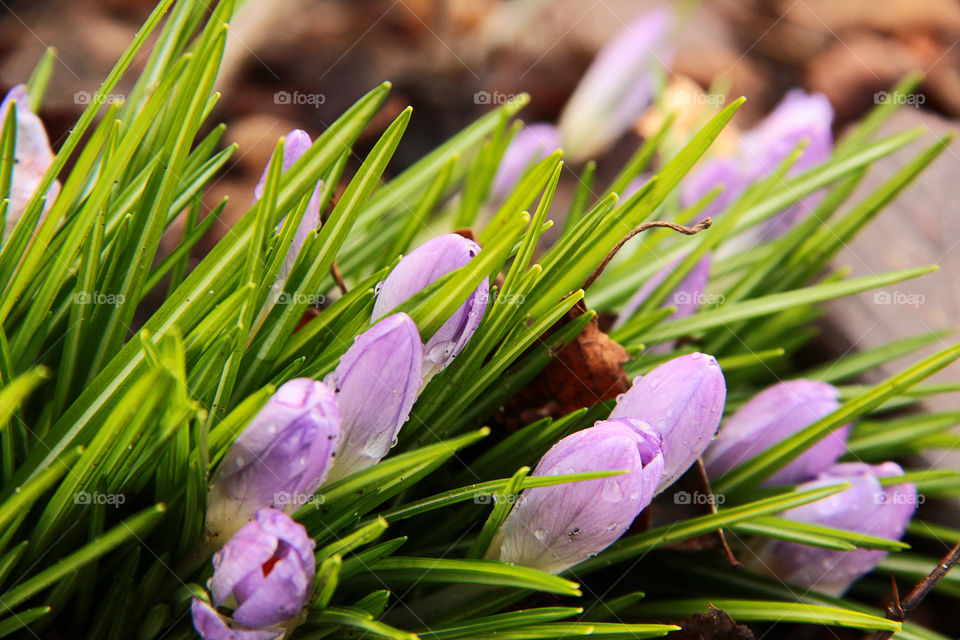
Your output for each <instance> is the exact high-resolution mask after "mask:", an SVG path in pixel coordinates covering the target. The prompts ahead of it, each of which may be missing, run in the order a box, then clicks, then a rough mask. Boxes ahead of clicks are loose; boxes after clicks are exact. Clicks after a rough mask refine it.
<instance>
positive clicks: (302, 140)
mask: <svg viewBox="0 0 960 640" xmlns="http://www.w3.org/2000/svg"><path fill="white" fill-rule="evenodd" d="M310 144H311V141H310V135H309V134H307V132H306V131H303V130H302V129H294V130H293V131H291V132H290V133H288V134H287V135H286V136H285V141H284V145H283V169H282V170H283V171H287V170H288V169H289V168H290V167H291V166H293V163H294V162H296V161H297V160H299V159H300V156H302V155H303V154H304V153H306V151H307V149H309V148H310ZM269 173H270V164H269V163H267V166H266V168H265V169H264V170H263V175H261V176H260V181H259V182H258V183H257V186H256V187H255V188H254V190H253V194H254V199H253V201H254V202H256V201H257V200H259V199H260V198H262V197H263V190H264V188H266V186H267V175H268V174H269ZM322 186H323V183H322V182H318V183H317V186H316V187H315V188H314V190H313V195H312V196H311V197H310V202H308V203H307V209H306V211H304V213H303V218H301V220H300V226H298V227H297V231H296V233H295V234H294V236H293V242H291V243H290V249H289V251H287V256H286V258H285V259H284V261H283V266H281V267H280V272H279V273H278V274H277V282H278V283H280V284H281V285H282V283H283V282H284V281H286V279H287V276H289V275H290V270H291V269H293V263H294V262H295V261H296V259H297V254H298V253H300V249H301V248H302V247H303V243H304V242H305V241H306V239H307V235H308V234H309V233H310V232H311V231H313V230H314V229H316V228H317V227H319V226H320V188H321V187H322ZM282 226H283V221H281V222H280V224H279V225H278V227H277V229H278V230H279V229H280V228H281V227H282Z"/></svg>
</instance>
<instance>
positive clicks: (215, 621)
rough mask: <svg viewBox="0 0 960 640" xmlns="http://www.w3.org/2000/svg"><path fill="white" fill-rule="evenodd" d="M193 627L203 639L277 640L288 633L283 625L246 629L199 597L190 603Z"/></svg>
mask: <svg viewBox="0 0 960 640" xmlns="http://www.w3.org/2000/svg"><path fill="white" fill-rule="evenodd" d="M190 615H191V617H192V618H193V628H194V629H196V630H197V633H198V634H200V637H201V638H203V640H276V639H277V638H279V637H281V636H282V635H283V634H284V633H286V629H284V628H283V627H273V628H267V629H246V628H244V627H242V626H240V625H238V624H236V623H235V622H233V621H232V620H230V619H229V618H227V617H226V616H224V615H221V614H220V613H219V612H218V611H217V610H216V609H214V608H213V607H211V606H210V605H209V604H207V603H206V602H204V601H203V600H201V599H199V598H194V599H193V602H192V603H191V605H190Z"/></svg>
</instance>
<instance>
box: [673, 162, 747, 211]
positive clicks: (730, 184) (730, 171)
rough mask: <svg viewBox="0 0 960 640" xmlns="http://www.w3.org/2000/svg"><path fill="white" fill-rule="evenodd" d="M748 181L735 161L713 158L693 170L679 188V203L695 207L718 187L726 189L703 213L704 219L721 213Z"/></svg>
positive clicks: (744, 187) (741, 191) (739, 193)
mask: <svg viewBox="0 0 960 640" xmlns="http://www.w3.org/2000/svg"><path fill="white" fill-rule="evenodd" d="M747 185H748V182H747V180H746V179H745V178H744V176H743V173H742V169H741V168H740V164H739V163H738V162H737V161H736V160H735V159H734V158H710V159H708V160H704V161H703V162H702V163H701V164H699V165H697V167H696V168H695V169H694V170H693V171H691V172H690V173H689V174H688V175H687V177H686V178H684V180H683V183H682V184H681V185H680V203H681V204H682V205H683V206H684V207H692V206H693V205H694V204H696V203H697V202H698V201H699V200H700V199H701V198H703V197H704V196H706V195H707V194H708V193H710V191H712V190H713V189H715V188H716V187H718V186H721V187H723V190H722V191H721V192H720V193H719V194H718V195H717V196H716V197H715V198H714V199H713V201H711V202H710V204H709V205H707V207H706V208H705V209H703V211H702V212H701V215H702V216H703V217H712V216H716V215H717V214H718V213H722V212H723V211H724V210H726V208H727V207H729V206H730V205H731V204H733V202H734V201H735V200H736V199H737V198H739V197H740V195H741V194H742V193H743V191H744V189H746V188H747Z"/></svg>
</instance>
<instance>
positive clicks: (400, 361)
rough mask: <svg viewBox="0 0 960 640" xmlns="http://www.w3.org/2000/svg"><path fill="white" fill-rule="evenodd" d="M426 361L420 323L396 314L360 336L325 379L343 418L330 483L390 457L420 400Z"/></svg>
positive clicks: (406, 316)
mask: <svg viewBox="0 0 960 640" xmlns="http://www.w3.org/2000/svg"><path fill="white" fill-rule="evenodd" d="M422 361H423V347H422V345H421V344H420V334H419V332H418V331H417V325H416V324H415V323H414V322H413V320H412V319H410V316H408V315H407V314H405V313H395V314H394V315H392V316H389V317H388V318H385V319H383V320H381V321H380V322H378V323H377V324H375V325H374V326H373V327H372V328H370V329H368V330H367V331H365V332H364V333H362V334H360V335H359V336H357V338H356V340H355V341H354V343H353V346H351V347H350V349H348V350H347V352H346V353H345V354H344V355H343V357H342V358H341V359H340V364H339V366H337V369H336V370H335V371H334V372H333V373H332V374H330V375H329V376H328V377H327V379H326V382H327V384H329V385H331V386H334V387H335V388H336V389H337V406H339V408H340V414H341V416H342V419H343V422H342V425H343V443H342V444H341V446H340V452H339V453H338V455H337V459H336V463H335V464H334V467H333V470H332V471H331V474H330V480H331V481H332V480H338V479H340V478H343V477H345V476H347V475H350V474H351V473H354V472H356V471H359V470H361V469H365V468H367V467H369V466H371V465H374V464H376V463H377V462H379V461H380V460H381V459H382V458H383V457H384V456H386V455H387V453H388V452H389V451H390V447H391V446H393V442H394V441H395V440H396V438H397V434H399V433H400V428H401V427H402V426H403V424H404V423H405V422H406V421H407V418H409V417H410V409H411V408H412V407H413V403H414V402H416V400H417V394H418V393H419V391H420V371H421V367H422Z"/></svg>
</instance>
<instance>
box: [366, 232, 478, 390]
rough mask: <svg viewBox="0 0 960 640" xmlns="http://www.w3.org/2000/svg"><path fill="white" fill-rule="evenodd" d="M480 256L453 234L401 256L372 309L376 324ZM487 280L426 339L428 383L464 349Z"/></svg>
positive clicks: (425, 376) (475, 322) (474, 326)
mask: <svg viewBox="0 0 960 640" xmlns="http://www.w3.org/2000/svg"><path fill="white" fill-rule="evenodd" d="M478 253H480V245H478V244H477V243H476V242H473V241H472V240H467V239H466V238H464V237H463V236H460V235H457V234H456V233H448V234H445V235H442V236H437V237H436V238H433V239H431V240H428V241H426V242H424V243H423V244H422V245H420V246H419V247H417V248H416V249H414V250H413V251H411V252H410V254H409V255H407V256H404V258H403V259H402V260H401V261H400V264H398V265H397V266H396V268H395V269H394V270H393V271H391V272H390V275H389V276H387V279H386V280H384V281H383V284H382V286H381V287H380V291H379V293H378V294H377V301H376V303H375V304H374V306H373V317H372V320H373V321H376V320H379V319H380V318H382V317H383V316H384V315H385V314H387V313H389V312H390V311H391V310H392V309H394V308H395V307H396V306H397V305H399V304H401V303H403V302H405V301H406V300H407V299H408V298H410V297H411V296H413V295H414V294H416V293H417V292H419V291H420V290H421V289H423V288H424V287H426V286H427V285H429V284H430V283H432V282H434V281H435V280H438V279H439V278H441V277H442V276H445V275H446V274H448V273H450V272H451V271H454V270H456V269H459V268H460V267H462V266H464V265H465V264H467V263H468V262H470V260H472V259H473V257H474V256H476V255H477V254H478ZM487 297H488V285H487V280H484V281H483V282H481V283H480V286H478V287H477V288H476V289H475V290H474V292H473V293H472V294H470V297H469V298H467V301H466V302H464V303H463V304H462V305H461V306H460V308H459V309H457V310H456V311H454V312H453V315H452V316H450V318H448V319H447V321H446V322H445V323H444V324H443V326H441V327H440V329H439V330H437V332H436V333H435V334H433V336H432V337H431V338H430V339H429V340H427V343H426V344H425V345H424V348H423V372H422V375H423V380H424V383H426V382H428V381H429V380H430V379H431V378H432V377H433V376H434V375H436V374H437V373H439V372H440V371H441V370H443V369H444V368H445V367H446V366H447V365H449V364H450V363H451V362H452V361H453V359H454V358H455V357H456V356H457V355H458V354H459V353H460V352H461V351H463V348H464V347H465V346H467V342H468V341H469V340H470V337H471V336H473V333H474V331H476V330H477V327H479V326H480V320H482V319H483V313H484V311H486V309H487Z"/></svg>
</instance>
